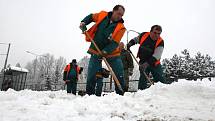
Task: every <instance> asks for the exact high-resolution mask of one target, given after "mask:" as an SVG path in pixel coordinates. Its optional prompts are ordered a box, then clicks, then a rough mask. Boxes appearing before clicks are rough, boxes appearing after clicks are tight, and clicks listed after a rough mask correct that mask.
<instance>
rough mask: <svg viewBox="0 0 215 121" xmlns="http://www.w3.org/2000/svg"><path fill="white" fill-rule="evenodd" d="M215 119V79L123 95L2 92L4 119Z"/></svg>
mask: <svg viewBox="0 0 215 121" xmlns="http://www.w3.org/2000/svg"><path fill="white" fill-rule="evenodd" d="M124 120H127V121H142V120H143V121H145V120H146V121H150V120H153V121H166V120H168V121H184V120H185V121H187V120H195V121H196V120H197V121H202V120H204V121H215V79H213V80H212V81H211V82H210V81H207V80H204V81H196V82H194V81H192V82H191V81H186V80H180V81H179V82H176V83H173V84H171V85H163V84H161V83H157V84H156V85H154V86H152V87H150V88H149V89H147V90H144V91H138V92H136V93H126V94H125V96H119V95H116V94H115V93H110V94H108V95H105V96H103V97H96V96H84V97H81V96H73V95H68V94H66V91H56V92H51V91H41V92H39V91H31V90H23V91H18V92H17V91H14V90H11V89H10V90H8V91H7V92H0V121H124Z"/></svg>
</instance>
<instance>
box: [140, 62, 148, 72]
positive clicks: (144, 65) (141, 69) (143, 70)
mask: <svg viewBox="0 0 215 121" xmlns="http://www.w3.org/2000/svg"><path fill="white" fill-rule="evenodd" d="M148 66H149V64H148V63H147V62H145V63H143V64H140V67H139V68H140V71H141V72H145V70H146V68H147V67H148Z"/></svg>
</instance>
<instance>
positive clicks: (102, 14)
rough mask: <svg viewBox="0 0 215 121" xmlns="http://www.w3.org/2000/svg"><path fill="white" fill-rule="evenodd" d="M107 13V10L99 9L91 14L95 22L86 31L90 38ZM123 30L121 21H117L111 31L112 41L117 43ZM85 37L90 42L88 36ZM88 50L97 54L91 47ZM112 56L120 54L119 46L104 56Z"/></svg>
mask: <svg viewBox="0 0 215 121" xmlns="http://www.w3.org/2000/svg"><path fill="white" fill-rule="evenodd" d="M107 15H108V12H106V11H101V12H99V13H96V14H93V21H94V22H95V24H94V25H93V26H92V27H91V28H90V29H89V30H88V31H87V32H88V34H89V35H90V37H91V38H92V39H93V38H94V36H95V33H96V30H97V27H98V25H99V24H100V23H101V22H102V20H104V18H105V17H106V16H107ZM125 30H126V29H125V27H124V25H123V23H120V22H119V23H118V24H117V26H116V28H115V29H114V31H113V33H112V38H113V41H115V42H117V43H119V42H120V41H121V38H122V37H123V35H124V33H125ZM85 39H86V41H87V42H91V40H90V38H88V37H87V36H86V38H85ZM88 51H90V52H91V53H93V54H97V55H99V53H98V51H97V50H93V49H91V48H89V50H88ZM113 56H120V50H119V47H117V48H116V49H115V50H114V51H113V52H112V53H111V54H109V55H107V56H106V57H113Z"/></svg>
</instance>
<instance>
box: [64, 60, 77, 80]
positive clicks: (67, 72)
mask: <svg viewBox="0 0 215 121" xmlns="http://www.w3.org/2000/svg"><path fill="white" fill-rule="evenodd" d="M70 69H71V66H70V64H68V65H67V66H66V67H65V68H64V72H66V77H65V78H67V77H68V74H69V71H70ZM79 72H80V67H79V66H77V67H76V73H77V79H79Z"/></svg>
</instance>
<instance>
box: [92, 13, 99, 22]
mask: <svg viewBox="0 0 215 121" xmlns="http://www.w3.org/2000/svg"><path fill="white" fill-rule="evenodd" d="M92 18H93V21H94V22H97V21H98V18H99V13H94V14H93V17H92Z"/></svg>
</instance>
